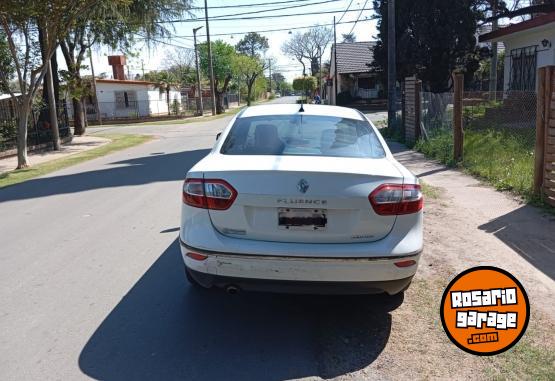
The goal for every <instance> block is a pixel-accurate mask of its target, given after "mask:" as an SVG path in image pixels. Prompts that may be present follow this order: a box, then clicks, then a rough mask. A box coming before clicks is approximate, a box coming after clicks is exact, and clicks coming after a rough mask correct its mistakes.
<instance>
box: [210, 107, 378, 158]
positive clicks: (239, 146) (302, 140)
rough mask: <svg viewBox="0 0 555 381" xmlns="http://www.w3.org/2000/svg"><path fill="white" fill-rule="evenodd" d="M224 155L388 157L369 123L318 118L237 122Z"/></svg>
mask: <svg viewBox="0 0 555 381" xmlns="http://www.w3.org/2000/svg"><path fill="white" fill-rule="evenodd" d="M220 152H221V153H222V154H225V155H301V156H336V157H364V158H382V157H384V156H385V151H384V149H383V147H382V144H381V143H380V141H379V139H378V137H377V136H376V134H375V132H374V130H373V128H372V127H371V126H370V124H369V123H368V122H367V121H365V120H356V119H348V118H339V117H330V116H316V115H276V116H271V115H269V116H268V115H264V116H256V117H246V118H237V119H236V121H235V123H234V125H233V126H232V128H231V131H230V132H229V134H228V136H227V138H226V140H225V142H224V144H223V146H222V149H221V151H220Z"/></svg>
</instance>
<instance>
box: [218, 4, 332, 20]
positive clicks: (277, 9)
mask: <svg viewBox="0 0 555 381" xmlns="http://www.w3.org/2000/svg"><path fill="white" fill-rule="evenodd" d="M337 1H338V0H325V1H318V2H316V3H310V4H297V5H290V6H288V7H280V8H272V9H259V10H257V11H248V12H241V13H234V14H230V15H218V16H212V17H209V19H210V20H217V19H220V18H222V17H230V16H242V15H253V14H257V13H266V12H273V11H281V10H284V9H292V8H301V7H309V6H311V5H321V4H327V3H336V2H337ZM272 5H273V4H272Z"/></svg>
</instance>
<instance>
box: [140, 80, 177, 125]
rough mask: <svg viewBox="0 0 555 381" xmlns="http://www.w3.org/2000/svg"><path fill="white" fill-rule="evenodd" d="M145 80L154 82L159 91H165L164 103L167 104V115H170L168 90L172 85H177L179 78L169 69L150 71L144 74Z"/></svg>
mask: <svg viewBox="0 0 555 381" xmlns="http://www.w3.org/2000/svg"><path fill="white" fill-rule="evenodd" d="M145 80H147V81H150V82H154V87H156V88H157V89H158V90H159V91H160V93H163V92H165V93H166V103H167V104H168V115H171V97H170V91H171V89H172V87H176V86H179V79H178V78H177V77H176V76H175V75H174V74H173V73H172V72H169V71H151V72H150V73H146V74H145Z"/></svg>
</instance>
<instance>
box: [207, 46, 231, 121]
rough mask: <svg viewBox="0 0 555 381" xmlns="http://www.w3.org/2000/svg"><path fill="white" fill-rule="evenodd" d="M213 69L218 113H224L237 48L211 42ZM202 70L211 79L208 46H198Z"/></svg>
mask: <svg viewBox="0 0 555 381" xmlns="http://www.w3.org/2000/svg"><path fill="white" fill-rule="evenodd" d="M211 50H212V67H213V70H214V88H215V96H216V112H217V113H218V114H221V113H223V112H224V106H223V97H222V95H223V94H224V93H225V92H226V91H227V89H228V87H229V84H230V82H231V79H232V78H233V62H234V57H235V55H236V54H237V53H236V52H235V48H234V47H233V46H231V45H229V44H228V43H226V42H224V41H222V40H216V41H213V42H211ZM198 53H199V61H200V68H201V71H202V73H203V74H204V76H205V77H207V78H210V71H209V66H208V62H209V60H208V44H207V43H206V42H205V43H202V44H198Z"/></svg>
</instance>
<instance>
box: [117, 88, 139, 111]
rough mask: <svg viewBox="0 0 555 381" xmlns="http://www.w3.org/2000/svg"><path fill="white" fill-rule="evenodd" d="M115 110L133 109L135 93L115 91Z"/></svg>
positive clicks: (135, 102)
mask: <svg viewBox="0 0 555 381" xmlns="http://www.w3.org/2000/svg"><path fill="white" fill-rule="evenodd" d="M115 94H116V108H117V109H126V108H134V107H136V105H137V93H136V92H135V91H116V92H115Z"/></svg>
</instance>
